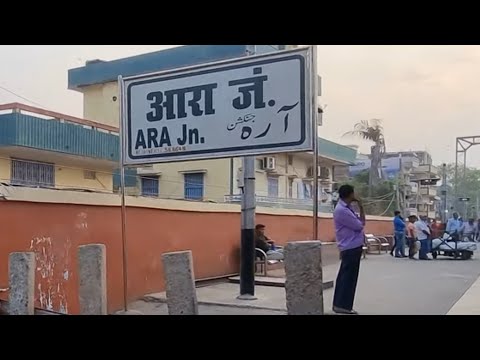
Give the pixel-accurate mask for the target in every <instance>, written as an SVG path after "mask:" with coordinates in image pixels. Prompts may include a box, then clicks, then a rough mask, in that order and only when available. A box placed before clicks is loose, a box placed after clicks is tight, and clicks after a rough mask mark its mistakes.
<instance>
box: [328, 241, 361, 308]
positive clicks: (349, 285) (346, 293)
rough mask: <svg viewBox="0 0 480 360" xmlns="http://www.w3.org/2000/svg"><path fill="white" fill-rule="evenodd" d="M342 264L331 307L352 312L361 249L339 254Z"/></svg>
mask: <svg viewBox="0 0 480 360" xmlns="http://www.w3.org/2000/svg"><path fill="white" fill-rule="evenodd" d="M340 257H341V259H342V262H341V264H340V269H339V270H338V275H337V281H336V282H335V292H334V294H333V306H335V307H338V308H342V309H346V310H352V309H353V302H354V300H355V292H356V291H357V281H358V273H359V271H360V260H361V258H362V247H361V246H360V247H358V248H355V249H349V250H344V251H342V252H340Z"/></svg>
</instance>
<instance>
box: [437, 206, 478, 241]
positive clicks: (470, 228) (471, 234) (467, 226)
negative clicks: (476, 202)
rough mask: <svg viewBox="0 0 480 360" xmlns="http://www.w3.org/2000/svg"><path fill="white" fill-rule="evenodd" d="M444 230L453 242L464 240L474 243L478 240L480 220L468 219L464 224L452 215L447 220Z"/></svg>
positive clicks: (460, 219) (455, 214)
mask: <svg viewBox="0 0 480 360" xmlns="http://www.w3.org/2000/svg"><path fill="white" fill-rule="evenodd" d="M445 230H446V231H447V232H448V233H449V234H450V236H452V238H453V240H457V241H458V240H465V239H466V240H468V241H475V242H478V241H479V240H480V220H477V221H475V219H474V218H470V219H468V220H467V221H465V222H464V221H463V220H462V218H461V217H459V216H458V214H457V213H453V216H452V217H451V218H450V219H448V221H447V227H446V229H445Z"/></svg>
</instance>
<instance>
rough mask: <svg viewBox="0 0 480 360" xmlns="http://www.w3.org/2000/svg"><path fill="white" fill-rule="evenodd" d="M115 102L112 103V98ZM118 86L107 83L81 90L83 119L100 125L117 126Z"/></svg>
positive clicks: (113, 83)
mask: <svg viewBox="0 0 480 360" xmlns="http://www.w3.org/2000/svg"><path fill="white" fill-rule="evenodd" d="M114 96H115V97H116V98H117V100H116V101H113V97H114ZM119 104H120V103H119V96H118V84H117V83H116V82H109V83H105V84H101V85H92V86H88V87H85V88H84V89H83V117H84V118H85V119H88V120H93V121H96V122H99V123H101V124H106V125H110V126H117V127H118V126H119V122H120V120H119V116H120V114H119V109H120V107H119V106H120V105H119Z"/></svg>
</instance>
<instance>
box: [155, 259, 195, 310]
mask: <svg viewBox="0 0 480 360" xmlns="http://www.w3.org/2000/svg"><path fill="white" fill-rule="evenodd" d="M162 261H163V269H164V273H165V283H166V300H167V306H168V313H169V315H198V302H197V290H196V288H195V276H194V272H193V258H192V252H191V251H190V250H188V251H176V252H170V253H165V254H163V255H162Z"/></svg>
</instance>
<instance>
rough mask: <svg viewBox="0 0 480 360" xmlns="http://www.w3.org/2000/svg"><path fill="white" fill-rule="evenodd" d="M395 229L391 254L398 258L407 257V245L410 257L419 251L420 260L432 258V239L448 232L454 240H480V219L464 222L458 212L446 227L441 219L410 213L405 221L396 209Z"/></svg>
mask: <svg viewBox="0 0 480 360" xmlns="http://www.w3.org/2000/svg"><path fill="white" fill-rule="evenodd" d="M393 227H394V229H395V237H394V238H395V244H394V246H393V248H392V250H391V251H390V255H392V256H395V257H397V258H403V257H407V255H405V246H408V249H409V250H408V257H409V258H410V259H414V258H415V254H416V253H417V252H418V253H419V255H418V258H419V259H420V260H430V258H429V257H428V253H430V252H431V251H432V249H431V248H432V246H431V244H432V240H433V239H436V238H439V237H441V236H443V234H444V232H447V233H448V234H449V236H450V237H451V239H452V240H453V241H460V240H468V241H479V236H480V221H477V222H475V219H472V218H471V219H468V221H466V222H464V221H463V220H462V219H461V218H460V217H459V216H458V213H453V214H452V217H451V218H450V219H449V220H448V222H447V225H446V227H445V229H444V228H443V224H442V222H441V221H440V219H436V220H430V219H428V218H427V217H426V216H420V218H418V217H417V216H416V215H410V216H409V217H408V219H407V221H405V220H404V219H403V217H402V215H401V213H400V211H395V217H394V218H393Z"/></svg>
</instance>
